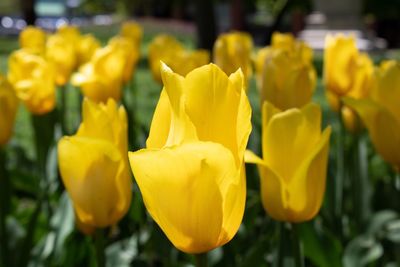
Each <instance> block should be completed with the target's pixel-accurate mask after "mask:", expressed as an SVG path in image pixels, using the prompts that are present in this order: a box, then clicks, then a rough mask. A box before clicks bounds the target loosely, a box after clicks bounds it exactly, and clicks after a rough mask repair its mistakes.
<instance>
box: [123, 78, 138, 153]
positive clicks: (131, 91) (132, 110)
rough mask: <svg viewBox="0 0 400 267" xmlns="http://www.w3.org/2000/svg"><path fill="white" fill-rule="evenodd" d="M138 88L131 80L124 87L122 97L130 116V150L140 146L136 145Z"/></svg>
mask: <svg viewBox="0 0 400 267" xmlns="http://www.w3.org/2000/svg"><path fill="white" fill-rule="evenodd" d="M136 98H137V96H136V88H135V85H134V82H133V81H132V80H130V81H129V82H128V83H127V84H126V87H125V89H124V94H123V97H122V104H123V105H124V107H125V109H126V113H127V117H128V141H129V150H137V149H139V147H138V146H137V145H136V141H137V133H136V127H137V125H136V117H135V116H136V110H137V109H136V107H137V106H136V105H137V101H136Z"/></svg>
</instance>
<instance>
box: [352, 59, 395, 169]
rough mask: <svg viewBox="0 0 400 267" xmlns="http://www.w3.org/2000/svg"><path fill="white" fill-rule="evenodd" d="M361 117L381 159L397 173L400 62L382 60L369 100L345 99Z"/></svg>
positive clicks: (376, 72) (374, 78)
mask: <svg viewBox="0 0 400 267" xmlns="http://www.w3.org/2000/svg"><path fill="white" fill-rule="evenodd" d="M344 103H345V104H346V105H348V106H349V107H351V108H353V109H354V110H356V111H357V113H358V114H359V115H360V117H361V119H362V120H363V122H364V124H365V126H366V127H367V128H368V131H369V134H370V136H371V139H372V142H373V144H374V146H375V148H376V150H377V151H378V152H379V153H380V154H381V155H382V157H383V158H384V159H385V160H386V161H387V162H389V163H390V164H392V165H393V166H394V168H396V169H397V171H400V150H399V147H400V63H399V62H396V61H393V60H390V61H384V62H382V64H381V65H380V67H379V68H377V69H376V71H375V73H374V76H373V86H372V87H371V91H370V94H369V97H368V98H363V99H354V98H350V97H346V98H344Z"/></svg>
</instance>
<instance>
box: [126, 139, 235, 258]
mask: <svg viewBox="0 0 400 267" xmlns="http://www.w3.org/2000/svg"><path fill="white" fill-rule="evenodd" d="M129 160H130V164H131V168H132V171H133V173H134V176H135V179H136V181H137V184H138V185H139V188H140V191H141V193H142V196H143V199H144V202H145V205H146V208H147V210H148V211H149V213H150V214H151V216H152V217H153V219H154V220H155V221H156V222H157V224H158V225H159V226H160V227H161V229H162V230H163V231H164V233H165V234H166V235H167V236H168V238H169V240H171V242H172V243H173V244H174V245H175V246H176V247H177V248H178V249H180V250H182V251H184V252H188V253H201V252H205V251H208V250H211V249H213V248H215V247H217V246H219V245H221V244H219V243H218V242H220V235H221V232H222V231H223V215H222V214H223V208H224V205H223V201H224V196H223V195H222V194H223V193H225V192H227V191H228V190H229V185H230V184H231V181H232V180H231V179H237V178H235V177H236V176H238V171H237V169H236V165H235V162H234V158H233V156H232V154H231V152H230V151H229V150H228V149H226V148H224V147H223V146H221V145H219V144H215V143H211V142H195V143H185V144H182V145H181V146H177V147H172V148H164V149H161V150H151V149H143V150H140V151H137V152H134V153H132V152H130V153H129ZM210 211H212V216H210ZM235 214H236V213H235ZM234 216H236V215H234ZM236 219H237V218H236ZM240 220H241V218H240ZM235 224H236V223H235ZM226 231H230V229H226ZM222 241H224V242H225V241H226V240H222Z"/></svg>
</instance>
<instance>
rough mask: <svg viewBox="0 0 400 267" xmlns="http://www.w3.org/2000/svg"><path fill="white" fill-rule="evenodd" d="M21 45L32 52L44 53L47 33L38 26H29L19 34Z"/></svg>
mask: <svg viewBox="0 0 400 267" xmlns="http://www.w3.org/2000/svg"><path fill="white" fill-rule="evenodd" d="M19 45H20V47H21V48H24V49H30V50H31V51H32V52H35V53H43V52H44V50H45V45H46V33H45V32H44V31H43V30H42V29H40V28H38V27H34V26H28V27H26V28H25V29H23V30H22V31H21V33H20V34H19Z"/></svg>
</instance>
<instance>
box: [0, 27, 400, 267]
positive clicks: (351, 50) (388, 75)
mask: <svg viewBox="0 0 400 267" xmlns="http://www.w3.org/2000/svg"><path fill="white" fill-rule="evenodd" d="M142 38H143V32H142V29H141V27H140V26H139V25H138V24H136V23H134V22H126V23H124V24H123V25H122V26H121V29H120V32H119V33H118V35H117V36H114V37H112V38H111V39H109V40H108V41H107V42H106V43H105V45H104V46H102V45H101V43H100V41H99V40H97V39H96V38H95V37H94V36H93V35H91V34H85V35H82V34H81V33H80V32H79V29H78V28H77V27H74V26H64V27H61V28H59V29H58V30H57V31H56V32H55V33H53V34H47V33H45V32H44V31H42V30H41V29H39V28H35V27H27V28H25V29H24V30H23V31H22V32H21V34H20V36H19V43H20V49H18V50H16V51H14V52H13V53H12V54H11V55H10V57H9V60H8V73H7V76H6V77H3V76H0V146H3V145H4V144H6V143H7V142H8V140H9V139H10V138H11V136H12V129H13V124H14V120H15V117H16V112H17V109H18V103H19V100H20V101H21V102H23V103H24V104H25V106H26V108H27V109H28V110H29V111H30V112H31V113H32V114H34V115H44V114H46V113H49V112H51V111H52V110H53V109H55V108H56V105H57V101H56V99H57V97H56V96H57V94H58V93H59V92H60V90H64V91H61V92H65V90H67V88H69V87H66V85H67V84H69V83H71V84H72V85H73V86H75V87H79V89H80V92H81V93H82V95H83V96H84V97H83V98H80V100H79V101H80V103H79V105H80V106H79V108H81V111H82V112H81V115H82V120H81V122H80V125H79V128H78V129H77V131H76V133H75V134H73V135H69V134H66V133H65V132H64V133H63V134H65V135H66V136H63V137H62V138H61V139H59V140H57V141H58V143H57V149H56V151H57V152H56V153H57V160H58V161H57V163H58V167H59V171H60V175H61V180H62V182H63V184H64V185H65V190H66V192H67V193H68V196H69V198H70V199H71V200H72V203H73V209H74V213H75V223H76V225H77V227H78V228H79V229H80V230H81V231H82V232H83V233H85V234H88V235H91V234H93V232H94V231H96V230H99V228H106V227H114V226H115V225H116V224H117V223H118V222H119V221H120V220H121V219H122V218H123V217H124V216H125V215H126V214H127V213H128V210H129V208H130V205H131V199H132V193H133V190H134V189H133V188H134V184H133V181H135V182H136V183H137V186H138V188H139V190H140V193H141V194H140V195H141V197H142V199H143V203H144V206H145V207H146V209H147V211H148V213H149V214H150V216H151V218H152V219H153V220H154V221H155V223H157V225H158V226H159V227H160V228H161V230H162V231H163V232H164V233H165V235H166V236H167V237H168V239H169V240H170V241H171V243H172V244H173V245H174V246H175V247H176V248H177V249H179V250H181V251H183V252H186V253H193V254H200V253H204V252H207V251H210V250H212V249H214V248H217V247H220V246H223V245H224V244H226V243H227V242H229V241H230V240H232V238H233V237H234V235H235V234H236V233H237V232H238V230H239V227H240V225H241V223H242V219H243V215H244V211H245V206H246V203H245V202H246V190H247V187H246V164H245V163H253V164H256V165H257V167H258V173H259V178H260V195H261V201H259V202H261V204H262V206H263V207H264V210H265V212H266V213H267V214H268V216H269V217H271V218H272V219H274V220H276V221H280V222H288V223H301V222H305V221H309V220H311V219H313V218H314V217H315V216H317V214H318V212H319V210H320V209H321V206H322V204H323V200H324V194H325V189H326V185H327V184H328V183H327V168H328V159H329V147H330V136H331V131H332V129H331V126H330V125H328V126H326V127H325V128H324V129H323V130H321V124H322V111H321V107H320V106H319V105H318V104H316V103H312V102H311V101H312V97H313V94H314V91H315V87H316V83H317V74H316V70H315V68H314V66H313V51H312V49H311V48H310V47H309V46H308V45H307V44H305V43H304V42H301V41H299V40H296V38H295V37H294V36H293V35H291V34H282V33H274V34H273V35H272V41H271V44H270V45H269V46H266V47H263V48H261V49H259V50H258V51H257V53H254V51H253V50H254V48H253V41H252V39H251V36H250V35H249V34H248V33H244V32H231V33H226V34H221V35H220V36H219V37H218V38H217V40H216V42H215V44H214V47H213V57H212V61H213V63H210V60H211V58H210V54H209V52H208V51H205V50H189V49H187V48H185V47H184V45H183V44H182V43H180V42H179V41H178V40H177V39H175V38H174V37H172V36H170V35H166V34H160V35H158V36H156V37H155V38H154V39H153V40H152V41H151V43H150V45H149V48H148V65H149V70H150V71H151V73H152V75H153V78H154V80H155V81H157V82H159V83H162V84H163V87H162V88H161V86H160V87H159V88H158V89H160V95H159V99H158V103H157V105H156V107H155V110H154V114H153V118H152V122H151V126H150V129H149V132H148V138H147V141H146V145H144V141H143V145H142V147H141V149H139V150H137V151H128V142H129V143H130V144H131V141H132V140H131V139H130V138H128V128H129V127H132V126H136V125H132V124H135V123H131V120H130V119H131V118H132V117H130V115H132V114H129V113H130V112H128V113H127V112H126V110H128V111H129V101H125V100H126V99H124V97H125V96H126V94H123V91H122V88H123V87H124V86H125V85H128V84H129V82H130V81H131V80H132V79H133V76H134V73H135V71H136V67H137V65H138V62H139V60H140V56H141V55H140V46H141V41H142ZM253 53H254V54H253ZM253 65H254V66H253ZM253 67H254V72H255V73H254V74H255V75H254V77H252V75H253ZM253 78H255V80H256V84H257V87H258V92H256V93H257V95H258V96H259V100H260V103H261V129H259V130H260V134H259V135H260V136H261V140H260V150H261V151H262V156H261V157H260V156H257V155H256V154H255V153H254V152H252V151H250V150H246V148H247V144H248V141H249V137H250V133H251V131H252V121H251V115H252V112H253V111H252V107H251V105H250V102H249V100H248V97H247V94H248V93H249V92H248V85H249V84H250V83H249V81H250V80H251V79H253ZM324 84H325V87H326V96H327V100H328V102H329V104H330V105H331V107H332V109H333V110H334V111H336V112H340V114H341V116H343V122H344V125H345V126H346V128H347V129H348V130H349V131H350V132H352V133H355V132H358V133H359V132H360V131H361V130H362V129H363V128H362V127H361V126H362V122H363V123H364V125H365V126H366V128H367V130H368V131H369V133H370V136H371V139H372V142H373V144H374V146H375V148H376V150H377V151H378V152H379V153H380V154H381V155H382V157H383V158H384V159H385V160H386V161H387V162H388V163H389V164H391V165H392V166H393V168H394V169H395V170H396V171H400V153H399V151H400V150H399V148H400V63H399V62H396V61H393V60H390V61H383V62H382V63H381V65H380V66H379V67H376V68H375V69H374V65H373V62H372V60H371V59H370V58H369V56H368V55H367V54H366V53H361V52H359V51H358V50H357V47H356V44H355V40H354V38H353V37H345V36H343V35H338V36H328V37H327V39H326V49H325V51H324ZM57 87H60V90H59V91H57V90H56V88H57ZM61 88H62V89H61ZM143 89H144V88H143ZM139 90H142V88H139ZM82 99H83V101H82ZM81 102H82V103H81ZM121 103H123V104H124V105H125V106H123V105H122V104H121ZM57 108H58V107H57ZM255 112H259V111H258V110H257V111H255ZM358 116H359V117H358ZM128 117H129V118H130V119H129V120H128ZM255 117H257V116H255ZM358 118H361V120H360V121H359V120H358ZM132 121H133V122H134V120H132ZM61 124H62V123H61ZM139 126H142V125H139ZM129 129H130V128H129ZM146 130H147V129H146ZM129 131H130V130H129ZM146 134H147V133H146ZM39 137H40V136H39ZM133 140H135V138H133ZM50 141H52V140H50ZM257 144H258V143H257V142H256V143H255V145H257ZM144 146H145V147H144ZM338 147H339V146H338ZM0 148H1V147H0ZM252 148H254V147H252ZM46 149H47V148H46ZM255 149H256V150H254V151H257V150H258V149H257V148H255ZM44 158H45V157H44ZM44 166H45V164H44ZM130 171H132V173H133V176H134V180H133V179H132V177H131V172H130ZM0 186H1V185H0ZM45 189H46V190H47V189H48V188H47V187H45ZM46 194H47V192H45V193H43V195H44V196H45V195H46ZM134 196H136V194H135V195H134ZM43 198H44V197H43ZM257 200H259V198H257ZM140 203H141V202H139V204H140ZM48 206H49V207H50V208H51V205H48ZM39 207H40V206H39ZM210 211H211V213H210ZM113 229H114V228H113ZM100 231H101V230H100ZM97 232H99V231H97ZM115 232H118V231H117V230H116V231H115ZM138 236H140V233H139V234H138ZM140 242H141V240H140V238H139V237H138V244H139V243H140ZM0 265H1V262H0Z"/></svg>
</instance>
